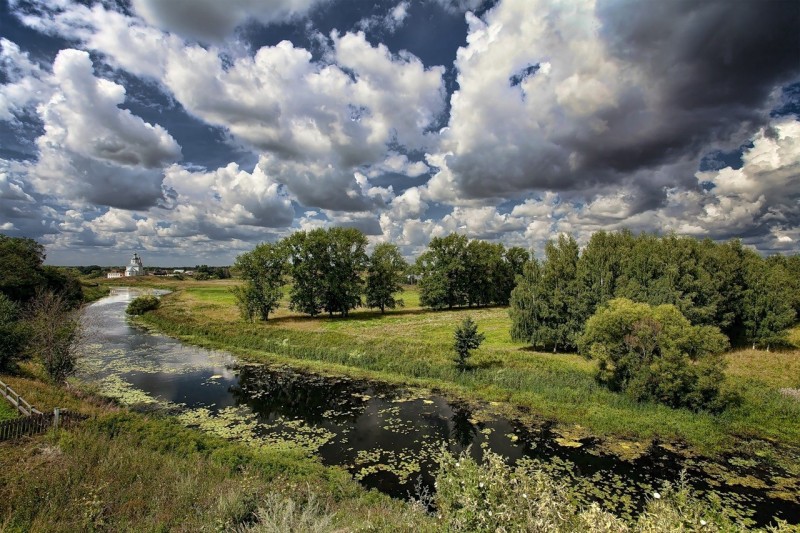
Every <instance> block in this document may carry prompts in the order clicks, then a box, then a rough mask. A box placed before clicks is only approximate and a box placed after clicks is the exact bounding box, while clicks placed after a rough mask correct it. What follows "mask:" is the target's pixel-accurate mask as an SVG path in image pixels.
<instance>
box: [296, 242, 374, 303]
mask: <svg viewBox="0 0 800 533" xmlns="http://www.w3.org/2000/svg"><path fill="white" fill-rule="evenodd" d="M282 244H283V245H284V246H285V247H286V249H287V253H288V257H289V262H290V265H291V266H290V272H291V275H292V279H293V284H292V290H291V294H290V304H289V305H290V307H291V308H292V309H295V310H297V311H300V312H302V313H306V314H309V315H311V316H316V315H318V314H320V313H321V312H322V311H326V312H328V314H330V315H333V314H334V313H340V314H341V315H342V316H347V315H348V314H349V312H350V310H352V309H355V308H356V307H358V306H360V305H361V303H362V302H361V292H362V287H363V285H364V281H363V280H362V279H361V272H362V271H363V270H364V269H365V268H366V265H367V259H368V257H367V253H366V247H367V237H366V236H365V235H364V234H363V233H362V232H361V231H359V230H357V229H355V228H330V229H328V230H324V229H316V230H313V231H309V232H305V231H298V232H295V233H293V234H292V235H291V236H289V237H287V238H286V239H284V240H283V241H282Z"/></svg>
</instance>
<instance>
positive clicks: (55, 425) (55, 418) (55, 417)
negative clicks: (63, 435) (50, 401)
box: [53, 407, 61, 429]
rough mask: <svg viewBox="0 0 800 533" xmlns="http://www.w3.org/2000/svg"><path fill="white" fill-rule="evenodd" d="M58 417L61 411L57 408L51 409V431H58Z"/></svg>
mask: <svg viewBox="0 0 800 533" xmlns="http://www.w3.org/2000/svg"><path fill="white" fill-rule="evenodd" d="M60 416H61V409H59V408H58V407H56V408H55V409H53V429H58V421H59V417H60Z"/></svg>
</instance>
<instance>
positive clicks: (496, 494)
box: [0, 366, 796, 533]
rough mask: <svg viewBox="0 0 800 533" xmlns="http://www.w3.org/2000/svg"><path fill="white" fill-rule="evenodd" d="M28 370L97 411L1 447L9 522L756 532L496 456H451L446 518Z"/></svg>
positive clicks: (445, 469) (15, 379) (1, 483)
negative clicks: (633, 502)
mask: <svg viewBox="0 0 800 533" xmlns="http://www.w3.org/2000/svg"><path fill="white" fill-rule="evenodd" d="M25 371H26V373H27V376H2V378H3V380H4V381H5V380H8V382H12V383H14V386H15V387H17V388H18V389H19V390H20V391H22V392H24V394H25V395H26V397H30V398H32V399H35V401H36V402H37V403H38V406H39V407H40V408H41V409H50V408H52V407H54V406H56V405H58V406H61V407H69V408H70V409H73V410H76V411H80V412H83V413H85V414H88V415H91V418H90V419H89V420H87V421H86V422H83V423H81V424H80V425H78V426H76V427H73V428H71V429H69V430H60V431H59V432H53V431H51V432H49V433H46V434H43V435H38V436H35V437H29V438H24V439H20V440H17V441H11V442H9V441H7V442H0V531H9V532H12V531H13V532H17V531H19V532H23V531H24V532H27V531H65V532H66V531H70V532H71V531H242V532H244V531H254V532H260V531H264V532H273V533H274V532H277V531H281V532H283V531H319V532H328V531H340V532H344V531H393V532H394V531H414V532H420V533H425V532H434V531H437V532H438V531H453V532H456V531H459V532H460V531H464V532H466V531H470V532H471V531H552V532H565V533H566V532H574V531H587V532H612V531H613V532H621V531H631V532H655V531H704V532H708V531H715V532H716V531H730V532H733V531H744V529H742V528H740V527H738V526H736V525H735V524H732V523H731V522H729V521H728V520H727V519H726V518H724V517H723V516H722V514H721V513H720V512H719V510H718V509H713V508H708V507H707V506H705V505H702V504H700V503H699V502H698V501H697V500H695V499H694V498H692V497H691V495H690V494H689V493H688V492H687V491H686V490H682V489H678V490H675V489H671V488H669V487H665V488H664V489H662V490H661V492H660V494H659V495H658V496H657V497H656V496H655V495H654V497H653V499H651V501H650V502H649V504H648V506H647V508H646V510H645V512H644V513H642V515H640V516H639V518H638V519H637V520H636V521H635V522H630V523H628V522H624V521H622V520H621V519H619V518H617V517H614V516H612V515H610V514H608V513H606V512H604V511H602V510H601V509H600V508H599V507H598V506H597V505H592V506H591V507H589V508H580V507H578V506H576V505H575V504H574V498H573V495H572V493H571V492H570V489H569V487H568V486H567V485H566V484H565V483H562V482H559V481H556V480H554V479H553V478H552V477H550V476H548V475H547V474H545V473H544V472H543V471H542V470H540V469H539V467H538V466H537V465H536V464H534V463H533V462H525V461H522V462H520V464H518V465H517V466H515V467H513V468H512V467H509V466H507V465H506V464H505V462H504V461H503V460H502V459H501V458H500V457H499V456H496V455H494V454H488V461H487V462H486V463H485V464H482V465H479V464H477V463H475V462H474V461H473V460H471V459H470V458H469V457H468V456H464V455H462V456H460V457H454V456H452V455H449V454H447V453H445V452H443V453H442V456H441V464H442V469H441V471H440V472H439V474H438V476H437V486H438V487H440V493H439V494H438V495H437V496H436V497H435V499H432V500H429V501H430V502H432V503H435V505H436V506H437V509H438V512H437V515H436V516H433V515H429V514H427V513H425V512H424V510H423V508H422V506H420V505H418V504H415V503H411V502H402V501H397V500H391V499H389V498H388V497H386V496H384V495H382V494H379V493H377V492H374V491H372V492H367V491H366V490H364V489H363V488H361V487H360V486H359V485H357V484H356V483H355V482H354V481H353V480H352V479H351V478H350V476H349V475H348V474H347V473H346V472H345V471H344V470H341V469H338V468H329V467H323V466H322V465H321V464H320V463H319V462H317V461H316V460H313V459H309V458H308V457H306V456H305V455H304V454H302V453H300V452H294V451H293V450H291V449H288V450H287V449H286V448H285V447H281V448H280V449H277V448H276V449H271V448H269V447H260V448H258V449H256V448H249V447H247V446H245V445H241V444H238V443H236V442H231V441H227V440H224V439H221V438H219V437H215V436H212V435H209V434H205V433H202V432H200V431H198V430H193V429H187V428H185V427H182V426H180V425H179V424H178V423H177V422H176V421H175V420H174V419H172V418H169V417H156V416H153V415H144V414H137V413H133V412H130V411H128V410H126V409H123V408H120V407H117V406H115V405H114V404H112V403H109V402H108V401H106V400H104V399H102V398H98V397H96V396H93V395H92V394H91V393H87V392H83V391H81V390H80V389H75V388H73V389H62V388H57V387H53V386H52V385H50V384H48V383H46V382H43V381H41V380H40V379H38V378H37V377H36V376H37V375H38V371H37V370H36V369H35V368H33V367H30V366H28V367H26V369H25ZM776 531H787V532H788V531H796V529H792V528H791V527H789V526H785V525H782V526H781V527H780V528H779V529H776Z"/></svg>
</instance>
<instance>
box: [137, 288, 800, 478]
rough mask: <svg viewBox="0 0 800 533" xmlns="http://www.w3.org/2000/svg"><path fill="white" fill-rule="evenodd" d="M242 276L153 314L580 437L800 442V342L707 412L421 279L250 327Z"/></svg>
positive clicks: (747, 375)
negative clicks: (396, 301)
mask: <svg viewBox="0 0 800 533" xmlns="http://www.w3.org/2000/svg"><path fill="white" fill-rule="evenodd" d="M137 281H138V280H137ZM140 283H147V282H146V281H145V280H142V281H141V282H140ZM234 283H235V282H233V281H230V280H226V281H208V282H181V283H175V282H172V283H171V286H170V288H172V289H177V290H176V291H175V292H174V293H172V294H170V295H168V296H166V297H164V298H163V304H162V306H161V308H160V309H159V310H157V311H156V312H153V313H149V314H147V315H145V317H143V319H142V320H143V322H144V323H146V324H148V325H150V326H152V327H156V328H157V329H160V330H162V331H164V332H166V333H168V334H170V335H173V336H176V337H179V338H181V339H182V340H184V341H186V342H189V343H193V344H198V345H203V346H209V347H214V348H220V349H226V350H230V351H231V352H233V353H236V354H237V355H238V356H240V357H242V358H245V359H249V360H254V361H266V362H278V363H288V364H291V365H293V366H296V367H303V368H306V369H309V370H311V371H314V372H322V373H334V374H347V375H352V376H356V377H362V378H368V379H378V380H382V381H387V382H391V383H397V384H403V385H408V386H419V387H425V388H431V389H436V390H439V391H441V392H443V393H445V394H449V395H452V396H454V397H458V398H460V399H464V400H473V401H476V402H492V403H493V405H494V406H495V407H496V408H501V409H502V408H505V409H506V410H508V411H509V412H513V413H516V414H517V415H519V416H523V417H528V418H530V419H534V420H536V421H543V420H546V421H555V422H556V423H557V424H558V426H559V428H560V430H561V431H562V432H564V433H565V434H569V435H571V436H578V437H580V436H589V435H592V436H597V437H601V438H604V439H606V440H608V441H609V443H610V446H611V447H617V446H614V445H613V442H615V441H621V442H626V441H636V442H637V443H638V444H639V445H640V446H641V445H644V446H646V445H647V444H648V443H649V442H652V441H654V440H658V441H668V442H675V443H681V444H686V445H688V446H690V447H691V448H693V449H694V450H696V451H698V452H700V453H705V454H714V453H721V452H725V451H732V450H734V449H739V448H741V447H742V446H746V447H747V448H748V449H754V450H755V449H760V448H764V447H767V448H770V447H773V445H776V446H793V445H796V443H797V442H800V402H798V401H797V400H796V399H795V398H793V397H791V396H790V395H788V394H785V393H782V392H781V389H796V388H800V351H798V350H788V351H783V352H774V351H773V352H766V351H760V350H738V351H734V352H731V353H729V354H728V355H727V360H728V365H729V366H728V369H727V384H726V387H728V388H730V389H731V390H733V391H736V392H737V393H738V394H739V395H740V396H741V403H740V405H738V406H736V407H733V408H729V409H728V410H726V411H725V412H723V413H721V414H712V413H707V412H699V413H698V412H692V411H689V410H685V409H672V408H669V407H665V406H663V405H657V404H652V403H637V402H634V401H632V400H631V399H629V398H628V397H627V396H625V395H623V394H619V393H614V392H610V391H608V390H607V389H605V388H603V387H602V386H600V385H598V384H597V383H596V382H595V380H594V377H593V376H594V371H595V362H594V361H591V360H587V359H585V358H583V357H581V356H579V355H577V354H562V353H542V352H536V351H533V350H531V349H530V348H529V347H527V346H525V345H524V344H521V343H517V342H514V341H512V340H511V338H510V334H509V327H510V320H509V317H508V311H507V308H503V307H494V308H481V309H457V310H452V311H429V310H426V309H423V308H421V307H420V305H419V294H418V292H417V291H416V290H415V288H414V287H412V286H409V287H406V290H405V292H404V293H403V294H402V295H401V297H402V298H403V300H404V302H405V306H404V307H401V308H397V309H395V310H388V311H387V312H386V314H385V315H381V314H380V313H379V312H375V311H372V310H366V309H358V310H355V311H353V312H352V313H351V315H350V316H349V317H347V318H340V317H333V318H330V317H325V316H323V317H316V318H310V317H307V316H303V315H299V314H297V313H294V312H292V311H290V310H289V309H288V308H287V302H286V299H284V301H283V302H282V304H281V307H280V308H279V309H278V310H277V311H276V312H275V313H274V315H273V316H271V318H270V320H269V321H267V322H256V323H248V322H245V321H243V320H241V319H240V317H239V314H238V310H237V308H236V306H235V299H234V297H233V295H232V294H231V293H230V290H229V289H230V287H231V286H232V284H234ZM466 316H470V317H472V318H473V319H474V320H475V321H476V322H477V324H478V327H479V330H480V331H481V332H483V333H484V334H485V335H486V340H485V342H484V343H483V344H482V345H481V347H480V348H479V349H478V350H476V351H475V352H474V356H473V357H472V360H471V364H472V366H473V368H472V369H471V370H469V371H467V372H463V373H462V372H459V371H457V370H456V368H455V366H454V364H453V361H452V358H453V351H452V335H453V329H454V328H455V326H456V325H457V324H458V323H459V322H460V321H461V320H462V319H463V318H464V317H466ZM617 448H618V447H617ZM797 468H798V467H797V466H796V465H795V469H797Z"/></svg>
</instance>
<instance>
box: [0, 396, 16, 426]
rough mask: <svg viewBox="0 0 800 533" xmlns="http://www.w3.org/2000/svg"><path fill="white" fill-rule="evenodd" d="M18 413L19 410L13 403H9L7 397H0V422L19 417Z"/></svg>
mask: <svg viewBox="0 0 800 533" xmlns="http://www.w3.org/2000/svg"><path fill="white" fill-rule="evenodd" d="M18 415H19V411H17V410H16V409H15V408H14V406H13V405H11V404H10V403H8V401H7V400H6V399H5V398H0V422H2V421H3V420H11V419H12V418H17V416H18Z"/></svg>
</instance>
